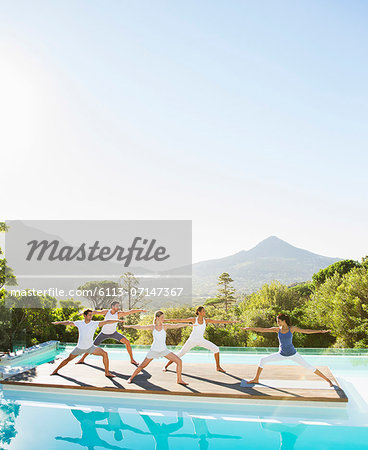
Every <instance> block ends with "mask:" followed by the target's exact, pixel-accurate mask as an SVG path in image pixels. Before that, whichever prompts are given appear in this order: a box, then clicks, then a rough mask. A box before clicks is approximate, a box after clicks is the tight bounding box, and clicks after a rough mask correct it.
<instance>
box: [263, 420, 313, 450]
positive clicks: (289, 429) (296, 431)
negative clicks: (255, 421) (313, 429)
mask: <svg viewBox="0 0 368 450" xmlns="http://www.w3.org/2000/svg"><path fill="white" fill-rule="evenodd" d="M262 428H265V429H267V430H270V431H275V432H277V433H280V447H279V449H280V450H293V449H294V447H295V443H296V441H297V440H298V437H299V436H300V435H301V434H302V433H303V431H304V430H305V429H306V428H307V426H306V425H304V424H302V423H301V424H297V425H291V424H289V425H287V424H285V423H283V424H281V423H280V424H277V423H264V422H262Z"/></svg>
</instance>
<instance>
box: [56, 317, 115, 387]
mask: <svg viewBox="0 0 368 450" xmlns="http://www.w3.org/2000/svg"><path fill="white" fill-rule="evenodd" d="M83 316H84V320H76V321H75V322H72V321H70V320H64V321H63V322H52V324H53V325H66V326H68V325H69V326H73V327H77V328H78V331H79V336H78V343H77V346H76V347H75V348H74V349H73V350H72V352H71V353H70V355H69V356H68V357H67V358H66V359H64V360H63V361H62V362H61V363H60V364H59V365H58V367H57V368H56V369H55V370H54V371H53V372H52V374H51V375H57V373H58V371H59V370H60V369H61V368H62V367H64V366H66V365H67V364H68V363H69V362H70V361H72V360H73V359H74V358H76V357H77V356H79V355H83V354H84V353H87V354H93V355H99V356H102V359H103V364H104V366H105V375H106V376H107V377H109V378H112V377H114V376H115V375H112V374H111V373H110V372H109V357H108V355H107V352H105V350H103V349H102V348H100V347H97V346H96V345H94V343H93V336H94V335H95V331H96V330H97V328H98V327H102V326H104V325H108V324H112V323H116V322H124V321H123V320H119V319H115V320H103V321H102V322H99V321H94V320H92V316H93V314H92V311H91V310H90V309H86V310H85V311H84V313H83Z"/></svg>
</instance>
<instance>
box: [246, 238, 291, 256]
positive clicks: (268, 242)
mask: <svg viewBox="0 0 368 450" xmlns="http://www.w3.org/2000/svg"><path fill="white" fill-rule="evenodd" d="M292 250H294V251H295V250H299V249H298V248H297V247H294V246H293V245H291V244H289V243H287V242H286V241H283V240H282V239H280V238H278V237H277V236H269V237H268V238H266V239H264V240H263V241H261V242H259V243H258V244H257V245H256V246H255V247H253V248H251V249H250V250H249V251H248V252H249V253H252V254H253V255H257V256H286V255H285V253H290V251H292Z"/></svg>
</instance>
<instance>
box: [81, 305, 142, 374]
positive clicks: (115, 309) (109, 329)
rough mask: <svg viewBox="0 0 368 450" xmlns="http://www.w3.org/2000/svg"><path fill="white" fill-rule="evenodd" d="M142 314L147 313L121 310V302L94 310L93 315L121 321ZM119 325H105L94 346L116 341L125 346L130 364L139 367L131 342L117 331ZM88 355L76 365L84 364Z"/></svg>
mask: <svg viewBox="0 0 368 450" xmlns="http://www.w3.org/2000/svg"><path fill="white" fill-rule="evenodd" d="M141 312H147V311H146V310H145V309H131V310H129V311H121V310H119V302H112V303H111V307H110V309H102V310H94V311H92V314H93V315H98V316H105V319H106V320H113V319H121V318H122V317H125V316H129V315H130V314H136V313H141ZM116 326H117V323H110V324H107V325H104V326H103V327H102V330H101V331H100V333H99V334H98V335H97V336H96V339H95V340H94V342H93V344H94V345H97V346H98V345H100V344H101V343H102V342H103V341H106V339H115V341H118V342H121V343H122V344H125V346H126V349H127V352H128V353H129V356H130V362H131V363H132V364H134V365H135V366H138V363H137V361H136V360H135V359H134V358H133V352H132V347H131V345H130V342H129V340H128V339H127V338H126V337H125V336H124V335H123V334H121V333H119V332H118V331H117V330H116ZM87 356H88V353H85V354H84V355H83V356H82V358H81V359H80V360H79V361H78V362H77V363H76V364H83V363H84V360H85V359H86V358H87Z"/></svg>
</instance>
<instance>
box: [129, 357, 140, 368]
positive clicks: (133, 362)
mask: <svg viewBox="0 0 368 450" xmlns="http://www.w3.org/2000/svg"><path fill="white" fill-rule="evenodd" d="M130 364H133V366H137V367H138V366H139V364H138V363H137V361H136V360H135V359H132V360H131V361H130Z"/></svg>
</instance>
